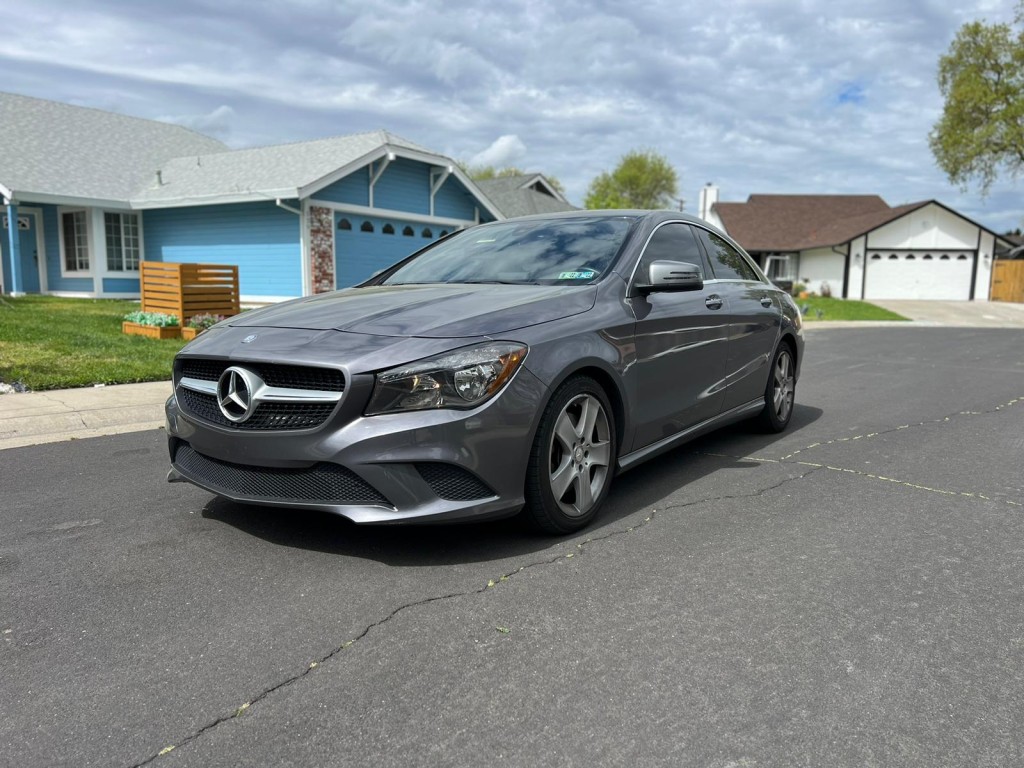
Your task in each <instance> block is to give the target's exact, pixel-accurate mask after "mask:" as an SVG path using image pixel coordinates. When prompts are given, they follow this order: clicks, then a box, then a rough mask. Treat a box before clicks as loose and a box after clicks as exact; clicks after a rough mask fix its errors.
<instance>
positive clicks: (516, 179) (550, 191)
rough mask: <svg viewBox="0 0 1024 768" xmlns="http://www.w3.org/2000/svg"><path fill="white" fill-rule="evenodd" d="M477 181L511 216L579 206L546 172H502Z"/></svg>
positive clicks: (503, 211) (508, 215)
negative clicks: (559, 188) (562, 191)
mask: <svg viewBox="0 0 1024 768" xmlns="http://www.w3.org/2000/svg"><path fill="white" fill-rule="evenodd" d="M476 184H477V186H478V187H479V188H480V189H481V191H482V192H483V193H484V194H485V195H487V197H489V198H490V199H491V200H492V201H493V202H494V204H495V206H496V207H497V208H498V209H499V210H500V211H501V212H502V213H503V214H505V216H507V217H509V218H512V217H514V216H530V215H532V214H535V213H560V212H562V211H575V210H578V209H577V208H576V206H574V205H572V204H571V203H569V202H568V201H567V200H566V199H565V198H564V197H563V196H562V195H561V194H559V193H558V191H557V190H556V189H555V188H554V187H553V186H551V183H550V182H549V181H548V180H547V179H546V178H544V176H543V174H539V173H535V174H526V175H521V176H498V177H495V178H493V179H480V180H478V181H477V182H476Z"/></svg>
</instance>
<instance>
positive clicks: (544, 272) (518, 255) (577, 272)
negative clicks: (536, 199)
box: [382, 216, 633, 285]
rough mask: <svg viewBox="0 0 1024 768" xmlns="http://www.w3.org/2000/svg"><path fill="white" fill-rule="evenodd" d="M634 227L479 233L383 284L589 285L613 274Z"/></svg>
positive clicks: (512, 224) (605, 223)
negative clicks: (614, 263) (620, 250)
mask: <svg viewBox="0 0 1024 768" xmlns="http://www.w3.org/2000/svg"><path fill="white" fill-rule="evenodd" d="M632 224H633V219H632V218H630V217H625V216H622V217H614V218H609V217H593V218H578V219H577V218H566V219H544V220H539V221H538V220H532V221H518V222H516V221H503V222H500V223H497V224H488V225H486V226H482V227H474V228H473V229H470V230H467V231H465V232H462V233H459V234H457V235H454V236H453V237H451V238H449V239H448V240H444V241H442V242H440V243H438V244H437V245H436V246H434V247H433V248H431V249H430V250H429V251H425V252H424V253H422V254H421V255H419V256H417V257H416V258H414V259H412V260H411V261H409V262H408V263H406V264H405V265H403V266H401V267H399V268H398V269H397V270H396V271H395V272H394V273H392V274H391V275H389V276H388V277H387V278H385V279H384V280H383V281H382V284H383V285H403V284H408V283H521V284H528V285H560V284H565V285H572V284H583V283H589V282H593V281H594V280H597V279H598V278H599V277H601V275H602V274H604V273H605V272H606V271H607V270H608V269H610V268H611V266H612V263H613V262H614V259H615V255H616V254H617V253H618V252H619V248H620V247H621V245H622V243H623V241H624V240H625V238H626V233H627V232H629V228H630V226H631V225H632Z"/></svg>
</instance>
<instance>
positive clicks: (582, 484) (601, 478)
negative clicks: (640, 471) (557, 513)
mask: <svg viewBox="0 0 1024 768" xmlns="http://www.w3.org/2000/svg"><path fill="white" fill-rule="evenodd" d="M610 433H611V431H610V429H609V425H608V414H607V413H605V409H604V406H602V405H601V402H600V400H598V399H597V398H596V397H594V396H593V395H591V394H587V393H584V394H580V395H577V396H576V397H574V398H572V399H571V400H569V402H568V403H566V404H565V407H564V408H562V410H561V411H560V412H559V414H558V418H557V419H556V420H555V428H554V431H553V433H552V436H551V448H550V457H549V477H548V479H549V482H550V485H551V493H552V495H553V496H554V497H555V502H556V503H557V504H558V506H559V508H560V509H561V510H562V512H563V513H565V514H566V515H568V516H569V517H581V516H583V515H585V514H587V512H589V511H590V510H591V508H593V506H594V503H595V500H596V499H598V498H600V496H601V491H602V490H604V486H605V484H606V483H607V482H608V477H609V475H608V471H609V463H610V462H611V439H610V437H611V434H610Z"/></svg>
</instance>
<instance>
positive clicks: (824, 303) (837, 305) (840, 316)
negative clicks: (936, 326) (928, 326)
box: [793, 296, 907, 322]
mask: <svg viewBox="0 0 1024 768" xmlns="http://www.w3.org/2000/svg"><path fill="white" fill-rule="evenodd" d="M793 301H795V302H796V305H797V306H798V307H800V308H801V311H802V310H803V307H804V306H807V307H808V309H807V311H806V312H805V313H804V319H805V320H807V321H809V322H817V321H818V320H906V319H907V318H905V317H903V315H897V314H896V313H895V312H890V311H889V310H888V309H882V308H881V307H877V306H875V305H874V304H870V303H868V302H866V301H855V300H854V299H827V298H825V297H823V296H808V297H807V298H806V299H801V298H794V299H793ZM818 310H821V312H822V315H821V317H820V318H819V317H818Z"/></svg>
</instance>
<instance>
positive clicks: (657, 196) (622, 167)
mask: <svg viewBox="0 0 1024 768" xmlns="http://www.w3.org/2000/svg"><path fill="white" fill-rule="evenodd" d="M678 187H679V177H678V176H677V175H676V171H675V169H674V168H673V167H672V165H671V164H670V163H669V161H668V160H667V159H666V158H665V157H664V156H663V155H659V154H658V153H657V152H654V151H653V150H649V149H646V150H636V149H634V150H632V151H630V152H627V153H626V154H625V155H623V156H622V158H621V159H620V160H619V164H618V165H617V166H616V167H615V170H614V171H611V172H610V173H609V172H608V171H605V172H604V173H602V174H601V175H600V176H598V177H597V178H596V179H594V180H593V181H592V182H590V187H589V188H588V189H587V196H586V198H584V200H583V205H584V206H585V207H586V208H671V207H674V203H675V196H676V191H677V189H678Z"/></svg>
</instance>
